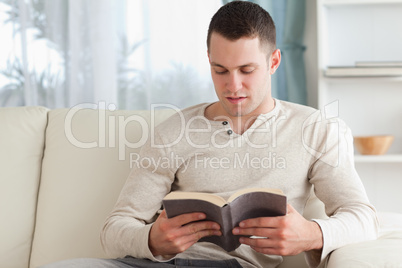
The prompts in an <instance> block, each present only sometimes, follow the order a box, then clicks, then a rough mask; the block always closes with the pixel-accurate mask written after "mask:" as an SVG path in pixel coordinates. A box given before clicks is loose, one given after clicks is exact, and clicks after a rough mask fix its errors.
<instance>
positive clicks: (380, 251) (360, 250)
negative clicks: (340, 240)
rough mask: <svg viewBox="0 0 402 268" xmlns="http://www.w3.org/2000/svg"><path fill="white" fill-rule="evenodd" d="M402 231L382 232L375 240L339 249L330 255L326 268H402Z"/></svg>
mask: <svg viewBox="0 0 402 268" xmlns="http://www.w3.org/2000/svg"><path fill="white" fill-rule="evenodd" d="M401 249H402V229H401V230H399V231H398V230H394V231H389V232H383V233H382V234H381V235H380V237H379V238H378V239H376V240H372V241H365V242H361V243H356V244H352V245H348V246H345V247H342V248H339V249H337V250H335V251H334V252H332V253H331V255H330V257H329V260H328V266H327V267H328V268H338V267H342V268H348V267H350V268H352V267H353V268H360V267H362V268H363V267H365V268H367V267H376V268H378V267H402V254H401Z"/></svg>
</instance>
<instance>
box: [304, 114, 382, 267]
mask: <svg viewBox="0 0 402 268" xmlns="http://www.w3.org/2000/svg"><path fill="white" fill-rule="evenodd" d="M320 125H321V126H319V127H320V128H321V129H320V130H318V131H317V130H316V131H315V132H316V134H317V133H319V135H316V137H318V136H321V139H317V142H316V143H315V144H316V145H317V148H319V150H316V156H317V159H316V161H315V162H314V164H313V165H312V167H311V169H310V174H309V177H310V182H311V183H312V184H314V189H315V194H316V195H317V197H318V198H319V199H320V200H321V201H323V202H324V204H325V211H326V214H327V215H329V216H330V217H329V218H328V219H316V220H315V221H316V222H317V223H318V224H319V225H320V228H321V230H322V233H323V240H324V241H323V242H324V245H323V249H322V251H321V254H317V252H314V251H313V252H308V253H307V256H306V257H307V261H308V263H309V265H310V266H311V267H316V266H318V264H319V263H320V262H321V261H322V260H324V259H325V257H326V256H327V255H328V254H329V253H330V252H332V251H333V250H335V249H337V248H339V247H342V246H344V245H347V244H351V243H357V242H361V241H365V240H373V239H376V238H377V235H378V222H377V217H376V211H375V208H374V207H373V206H372V205H371V204H370V202H369V200H368V197H367V195H366V192H365V189H364V186H363V184H362V182H361V180H360V177H359V175H358V174H357V172H356V170H355V168H354V157H353V137H352V134H351V132H350V129H349V128H348V127H347V126H346V125H345V124H344V122H343V121H341V120H338V119H332V120H326V121H323V122H321V123H320Z"/></svg>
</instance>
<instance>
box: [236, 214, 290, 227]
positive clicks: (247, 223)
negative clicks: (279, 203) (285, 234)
mask: <svg viewBox="0 0 402 268" xmlns="http://www.w3.org/2000/svg"><path fill="white" fill-rule="evenodd" d="M283 217H285V216H278V217H261V218H252V219H247V220H244V221H242V222H240V224H239V227H240V228H252V227H265V228H278V227H279V226H280V221H281V220H282V218H283Z"/></svg>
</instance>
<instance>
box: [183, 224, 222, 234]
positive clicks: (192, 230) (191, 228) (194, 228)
mask: <svg viewBox="0 0 402 268" xmlns="http://www.w3.org/2000/svg"><path fill="white" fill-rule="evenodd" d="M220 228H221V227H220V226H219V224H217V223H216V222H213V221H202V222H193V223H190V224H187V225H185V226H183V228H181V229H180V232H181V233H180V235H183V236H185V235H194V234H195V235H198V233H200V232H203V231H207V232H214V231H219V230H220Z"/></svg>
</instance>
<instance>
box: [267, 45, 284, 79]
mask: <svg viewBox="0 0 402 268" xmlns="http://www.w3.org/2000/svg"><path fill="white" fill-rule="evenodd" d="M280 63H281V51H280V50H279V49H275V51H274V52H272V54H271V58H270V60H269V73H270V74H271V75H273V74H274V73H275V72H276V69H278V67H279V64H280Z"/></svg>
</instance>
